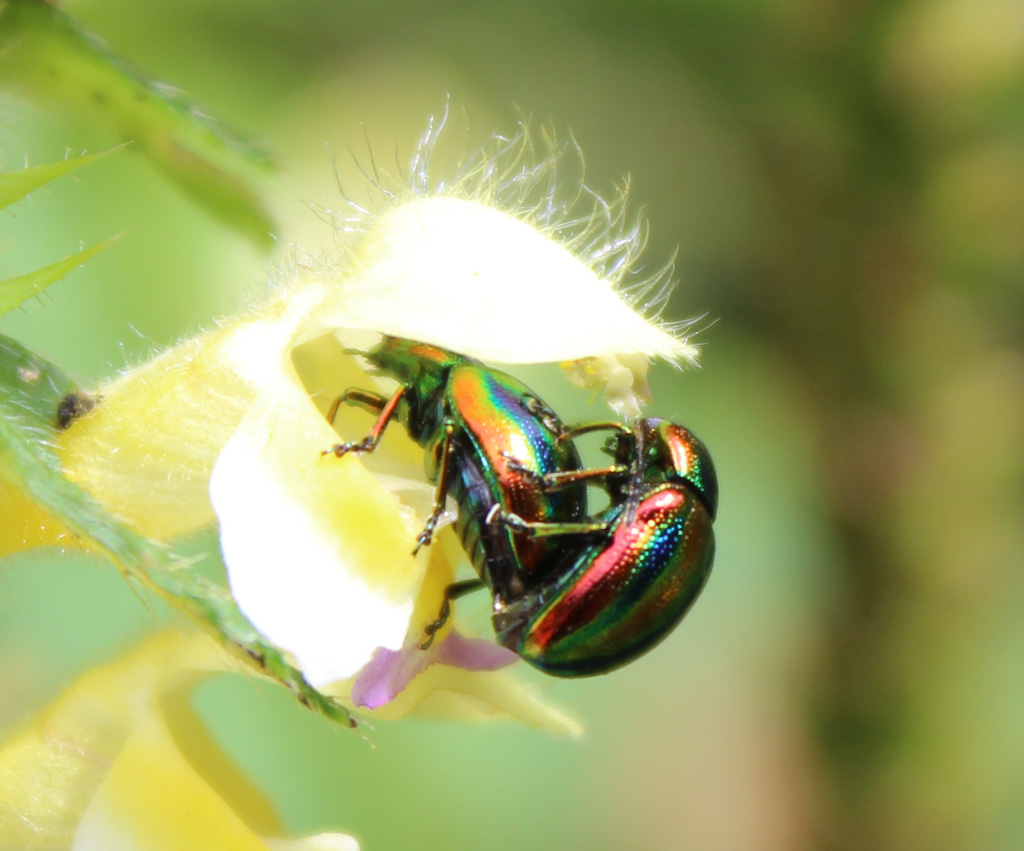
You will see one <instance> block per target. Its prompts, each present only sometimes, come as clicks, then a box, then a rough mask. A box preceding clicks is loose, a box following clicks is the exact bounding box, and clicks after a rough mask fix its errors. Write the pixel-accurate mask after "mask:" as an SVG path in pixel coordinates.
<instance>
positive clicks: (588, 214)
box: [318, 104, 695, 335]
mask: <svg viewBox="0 0 1024 851" xmlns="http://www.w3.org/2000/svg"><path fill="white" fill-rule="evenodd" d="M449 118H450V110H449V106H448V105H447V104H446V105H445V109H444V111H443V112H442V113H441V114H440V115H436V116H432V117H431V118H430V120H429V122H428V124H427V130H426V132H425V133H424V134H423V136H422V137H421V138H420V140H419V142H418V143H417V145H416V149H415V151H414V153H413V155H412V158H411V160H410V162H409V165H408V166H407V167H406V168H403V167H402V166H401V165H397V166H396V171H395V173H394V174H392V173H390V172H388V171H386V170H385V169H384V168H382V167H381V164H380V162H379V161H378V159H377V157H376V156H375V154H374V152H373V148H372V146H371V145H370V143H369V140H367V151H368V153H367V155H366V158H365V161H364V160H363V159H361V158H360V157H359V156H358V155H356V154H355V153H354V152H352V151H351V149H350V153H351V154H352V158H353V160H354V161H355V163H356V165H357V167H358V168H359V170H360V171H361V172H362V174H363V176H364V177H365V178H366V180H367V181H368V183H369V184H370V185H371V186H372V187H373V188H374V189H375V190H376V192H377V193H378V194H379V196H380V198H381V199H382V200H383V201H384V202H385V203H384V205H383V209H382V210H379V211H372V210H369V209H367V207H366V206H364V205H361V204H358V203H356V202H355V201H353V200H352V198H351V197H350V195H349V193H347V192H346V191H345V189H344V187H343V186H342V185H341V180H340V177H339V179H338V184H339V185H338V188H339V191H340V194H341V196H342V199H343V201H344V204H343V205H342V206H341V208H340V209H338V208H319V209H318V213H319V214H320V215H321V216H322V217H324V218H325V219H326V220H327V221H329V222H330V223H331V224H332V225H333V226H334V227H335V229H336V230H337V231H338V232H339V233H340V234H343V235H345V236H346V237H358V236H361V235H363V234H365V233H366V232H367V231H368V230H369V228H370V226H371V225H372V223H373V220H374V218H375V217H376V215H378V214H379V213H380V212H385V211H387V210H389V209H393V208H394V207H397V206H399V205H400V204H403V203H407V202H409V201H414V200H418V199H425V198H437V197H445V198H457V199H462V200H467V201H476V202H478V203H481V204H485V205H487V206H490V207H493V208H494V209H497V210H499V211H501V212H503V213H506V214H508V215H511V216H514V217H515V218H517V219H519V220H520V221H523V222H525V223H526V224H529V225H531V226H532V227H534V228H535V229H536V230H538V231H539V232H540V233H542V234H543V235H545V236H547V237H548V238H550V239H552V240H554V241H555V242H557V243H559V244H560V245H562V246H564V247H565V248H566V249H567V250H568V251H570V252H572V254H573V255H574V256H576V257H577V258H578V259H579V260H580V261H581V262H583V263H585V264H586V265H587V266H588V267H589V268H590V269H592V270H593V272H594V273H595V274H596V275H597V276H598V277H599V278H601V279H602V280H604V281H607V282H608V283H609V284H611V285H612V286H613V287H614V288H615V289H616V290H617V291H618V292H619V293H620V294H621V296H622V298H623V300H624V301H626V303H628V304H629V305H630V306H631V307H632V308H633V309H635V310H637V311H638V312H640V313H642V314H643V315H644V316H646V317H648V319H658V318H659V317H660V314H661V312H662V311H663V310H664V308H665V305H666V303H667V302H668V299H669V296H670V295H671V291H672V287H673V285H674V273H675V258H674V257H670V258H669V259H668V260H667V261H666V262H665V263H664V264H663V265H661V266H659V267H657V268H656V269H655V270H654V271H653V272H648V273H646V274H645V273H644V270H643V269H642V267H640V266H639V265H638V261H639V258H640V255H641V254H642V252H643V250H644V248H645V246H646V243H647V236H648V226H647V222H646V220H645V219H644V217H643V215H642V213H636V214H631V213H630V211H629V209H628V208H627V200H628V196H629V180H628V178H627V179H625V180H623V182H622V183H621V184H619V185H618V186H615V187H614V189H613V192H612V194H611V196H610V197H605V196H603V195H601V194H600V193H599V192H597V191H595V190H594V189H592V188H591V187H590V186H588V185H587V183H586V181H585V163H584V158H583V152H582V151H581V149H580V146H579V145H578V144H577V142H576V140H575V139H574V138H573V137H572V136H570V137H569V140H568V141H560V140H559V139H558V138H557V136H556V134H555V132H554V131H553V130H552V129H551V128H549V127H546V126H542V127H540V128H539V129H536V130H535V129H533V128H531V126H530V121H529V119H528V118H527V117H525V116H524V117H522V118H520V120H519V122H518V127H517V129H516V132H515V133H513V134H511V135H509V136H503V135H500V134H495V135H493V136H492V137H491V138H490V139H489V140H488V141H487V142H486V143H485V144H484V145H483V146H482V147H479V148H476V149H475V150H473V149H470V148H469V147H468V145H466V144H464V145H463V146H462V148H461V151H462V153H461V154H459V155H457V157H456V161H455V162H454V164H453V165H452V166H450V167H449V168H448V170H447V174H444V173H439V172H440V170H438V169H435V168H434V167H433V165H432V159H433V157H434V154H435V152H436V150H437V147H438V143H439V140H440V139H441V137H442V135H444V134H446V133H447V132H450V130H449ZM467 134H468V123H467ZM346 242H348V240H346ZM342 247H343V248H344V246H342ZM694 321H695V320H683V321H678V322H663V323H661V327H662V328H663V329H664V330H665V331H667V332H669V333H671V334H673V335H679V334H680V332H682V331H685V330H686V329H688V328H689V327H690V326H692V324H693V322H694Z"/></svg>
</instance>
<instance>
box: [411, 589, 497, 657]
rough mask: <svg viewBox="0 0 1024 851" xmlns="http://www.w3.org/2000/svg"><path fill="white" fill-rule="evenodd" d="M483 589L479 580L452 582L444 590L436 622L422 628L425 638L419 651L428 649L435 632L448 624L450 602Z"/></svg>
mask: <svg viewBox="0 0 1024 851" xmlns="http://www.w3.org/2000/svg"><path fill="white" fill-rule="evenodd" d="M483 587H484V583H483V581H482V580H480V579H464V580H462V581H461V582H453V583H452V584H451V585H449V586H448V587H447V588H445V589H444V600H442V601H441V610H440V611H439V612H438V613H437V620H433V621H431V622H430V623H428V624H427V625H426V626H425V627H423V632H424V633H425V634H426V636H427V638H426V640H425V641H424V642H423V643H422V644H421V645H420V650H426V649H427V648H428V647H430V645H431V644H433V643H434V636H436V635H437V631H438V630H439V629H441V627H443V626H444V625H445V624H446V623H447V622H448V618H449V617H451V614H452V600H457V599H458V598H459V597H461V596H463V595H464V594H469V593H471V592H473V591H477V590H479V589H480V588H483Z"/></svg>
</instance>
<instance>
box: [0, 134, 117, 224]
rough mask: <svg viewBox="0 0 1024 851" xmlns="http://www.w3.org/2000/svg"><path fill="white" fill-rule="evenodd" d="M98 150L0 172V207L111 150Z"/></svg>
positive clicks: (9, 204)
mask: <svg viewBox="0 0 1024 851" xmlns="http://www.w3.org/2000/svg"><path fill="white" fill-rule="evenodd" d="M116 150H117V148H111V149H110V150H107V151H98V152H96V153H94V154H80V155H79V156H77V157H67V158H66V159H63V160H58V161H57V162H53V163H44V164H43V165H36V166H30V167H29V168H21V169H18V170H16V171H5V172H0V209H3V208H4V207H9V206H11V204H13V203H14V202H15V201H20V200H21V199H22V198H24V197H25V196H26V195H28V193H29V192H31V191H32V190H33V189H38V188H39V187H40V186H42V185H43V184H44V183H49V182H50V181H51V180H55V179H57V178H58V177H60V176H61V175H64V174H67V173H68V172H69V171H72V170H74V169H76V168H79V167H80V166H83V165H88V164H89V163H91V162H95V161H96V160H98V159H100V158H101V157H105V156H106V155H107V154H109V153H110V152H111V151H116Z"/></svg>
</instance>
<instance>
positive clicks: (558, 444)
mask: <svg viewBox="0 0 1024 851" xmlns="http://www.w3.org/2000/svg"><path fill="white" fill-rule="evenodd" d="M365 357H366V359H367V360H368V361H369V362H370V363H371V364H373V365H374V366H375V367H377V368H378V369H379V370H380V371H381V372H382V373H384V374H386V375H388V376H390V377H392V378H394V379H396V380H397V381H398V382H400V384H399V388H398V390H397V391H396V392H395V393H394V394H393V395H392V396H391V397H390V398H385V397H383V396H380V395H379V394H376V393H372V392H369V391H366V390H361V389H356V388H352V389H349V390H347V391H346V392H345V393H344V394H343V395H342V396H340V397H339V398H338V399H337V400H336V401H335V402H334V405H333V406H332V407H331V411H330V412H329V414H328V418H329V419H331V420H333V419H334V416H335V414H336V412H337V410H338V407H339V406H340V405H342V404H355V405H359V406H361V407H364V408H368V409H370V410H371V411H375V412H377V413H378V414H379V416H378V418H377V421H376V423H375V424H374V425H373V427H372V428H371V430H370V433H369V435H368V436H367V437H366V438H365V439H364V440H362V441H359V442H355V443H339V444H337V445H335V446H333V447H331V449H328V450H326V452H325V453H324V454H328V453H334V454H335V455H337V456H341V455H344V454H346V453H348V452H371V451H373V449H374V448H375V447H376V446H377V442H378V441H379V440H380V437H381V435H382V434H383V432H384V429H385V428H386V427H387V425H388V423H389V422H390V421H391V419H392V418H393V417H396V418H397V419H398V420H399V422H401V423H402V424H403V425H404V426H405V427H406V429H407V431H408V432H409V435H410V436H411V437H412V438H413V440H415V441H416V442H417V443H419V444H420V445H421V446H423V447H424V448H425V449H426V450H427V454H426V471H427V477H428V479H429V480H430V481H432V482H435V483H436V485H437V492H436V498H435V501H434V507H433V512H432V514H431V516H430V518H429V519H428V520H427V523H426V526H425V528H424V529H423V532H422V533H421V534H420V536H419V539H418V543H417V546H416V549H417V550H418V549H419V548H420V547H422V546H423V545H424V544H428V543H430V540H431V537H432V536H433V533H434V529H435V527H436V526H437V522H438V520H439V519H440V517H441V515H442V513H443V512H444V506H445V500H446V497H447V496H451V497H453V498H454V499H455V500H456V502H457V504H458V506H459V516H458V518H457V520H456V521H455V530H456V532H457V533H458V534H459V535H460V537H461V539H462V545H463V547H464V549H465V551H466V554H467V555H468V556H469V559H470V561H471V562H472V563H473V565H474V566H475V567H476V569H477V572H478V573H479V574H480V578H481V580H483V582H484V583H486V585H487V586H488V587H489V588H491V589H492V591H494V592H495V593H497V594H500V595H501V597H502V599H517V598H518V597H520V596H521V595H522V594H523V593H525V591H526V590H527V589H528V588H531V587H533V586H534V585H535V584H536V583H537V581H538V579H539V577H540V576H542V575H544V574H545V572H546V566H547V565H549V564H550V563H551V562H552V561H553V559H554V557H555V556H556V555H557V551H558V549H559V547H558V543H557V541H555V540H553V539H541V538H537V537H535V536H532V535H524V534H520V533H519V532H517V531H515V530H513V529H512V528H511V527H509V526H507V525H504V524H500V523H498V524H496V523H487V522H486V517H487V515H488V513H489V512H490V511H491V510H492V509H493V507H494V506H495V504H498V505H499V506H500V510H501V511H503V512H508V513H511V514H513V515H515V516H519V517H522V518H524V520H526V521H527V522H538V523H547V524H553V525H556V526H561V525H562V524H572V523H579V522H580V521H582V520H583V519H584V518H585V515H586V484H585V483H583V482H582V481H581V482H576V483H573V482H568V483H567V485H568V486H567V487H565V488H559V490H558V491H557V492H555V491H550V490H549V489H548V488H547V486H546V484H545V480H544V476H545V475H548V474H550V473H555V472H559V471H578V470H579V469H580V458H579V454H578V453H577V451H576V447H575V445H573V443H572V441H561V440H559V436H560V435H561V434H562V432H563V431H564V429H565V427H564V425H563V424H562V423H561V422H560V421H559V419H558V417H557V416H555V414H554V412H553V411H551V410H550V409H549V408H548V407H547V406H546V405H544V403H543V402H542V401H541V400H540V399H538V398H537V396H536V395H534V394H533V393H532V392H531V391H530V389H529V388H528V387H526V385H524V384H523V383H522V382H520V381H518V380H517V379H515V378H513V377H512V376H510V375H506V374H505V373H503V372H499V371H498V370H493V369H488V368H486V367H484V366H483V365H482V364H480V363H478V362H477V361H474V360H471V359H470V358H466V357H463V356H462V355H458V354H455V353H454V352H449V351H446V350H444V349H440V348H438V347H436V346H431V345H427V344H425V343H416V342H412V341H409V340H400V339H397V338H394V337H385V338H384V340H383V341H382V342H381V343H380V345H378V346H376V347H375V348H374V349H372V350H371V351H370V352H368V353H366V355H365ZM513 459H514V460H513ZM478 587H480V582H477V581H475V580H474V581H470V582H464V583H456V584H455V585H454V586H452V587H450V588H449V589H448V593H447V596H446V599H445V603H446V606H447V603H448V600H450V599H453V598H454V597H457V596H459V594H460V593H465V592H466V591H470V590H473V589H475V588H478ZM445 615H446V612H442V617H441V619H440V623H438V624H437V625H435V626H433V629H428V634H431V635H432V634H433V632H435V631H436V630H437V629H438V628H439V627H440V625H441V623H443V618H444V616H445Z"/></svg>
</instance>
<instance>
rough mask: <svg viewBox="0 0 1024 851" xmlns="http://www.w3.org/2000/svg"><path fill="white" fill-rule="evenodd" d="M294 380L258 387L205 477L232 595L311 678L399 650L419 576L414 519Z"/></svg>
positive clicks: (330, 676)
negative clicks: (341, 449)
mask: <svg viewBox="0 0 1024 851" xmlns="http://www.w3.org/2000/svg"><path fill="white" fill-rule="evenodd" d="M336 438H337V435H336V434H335V433H334V432H333V431H332V430H331V429H330V427H329V426H328V425H327V423H326V421H325V420H324V419H323V417H322V416H321V415H320V414H319V412H318V411H317V410H316V408H315V407H313V405H312V403H311V402H310V400H309V397H308V396H305V395H303V393H302V390H301V387H300V386H299V384H298V381H297V380H291V381H289V380H288V379H286V378H282V381H281V382H279V383H278V385H277V386H275V387H269V388H266V389H264V390H263V391H261V393H260V394H258V396H257V398H256V399H255V400H254V401H253V404H252V405H251V406H250V409H249V411H248V412H247V413H246V415H245V417H244V418H243V421H242V424H241V425H240V426H239V428H238V429H237V431H236V432H235V434H234V435H233V436H232V438H231V440H230V441H229V442H228V444H227V446H226V447H225V448H224V451H223V452H222V453H221V455H220V457H219V458H218V460H217V464H216V466H215V467H214V471H213V475H212V477H211V481H210V497H211V500H212V502H213V506H214V510H215V511H216V513H217V516H218V519H219V521H220V529H221V549H222V552H223V554H224V561H225V564H226V565H227V568H228V576H229V580H230V583H231V590H232V593H233V594H234V596H235V599H236V600H237V602H238V604H239V606H240V607H241V609H242V611H243V612H244V613H245V615H246V617H248V618H249V619H250V621H251V622H252V623H253V625H254V626H255V627H256V628H257V629H258V630H260V632H261V633H263V634H264V635H265V636H266V637H267V638H269V639H270V640H271V641H273V642H274V643H275V644H277V645H279V646H281V647H283V648H284V649H285V650H288V651H289V652H290V653H292V654H293V655H294V656H295V658H296V659H297V660H298V662H299V665H300V666H301V667H302V669H303V671H304V673H305V674H306V676H307V678H308V679H309V681H310V682H311V683H312V684H313V685H314V686H318V687H319V686H323V685H326V684H328V683H331V682H334V681H335V680H338V679H343V678H345V677H349V676H352V675H353V674H355V673H356V672H357V671H358V670H359V669H360V668H361V667H362V666H363V665H364V664H366V662H368V661H369V659H370V657H371V655H372V654H373V651H374V650H375V649H376V648H377V647H388V648H392V649H396V648H399V647H401V646H402V643H403V640H404V638H405V636H406V632H407V631H408V628H409V620H410V617H411V615H412V612H413V609H414V606H415V602H416V598H417V595H418V593H419V590H420V586H421V584H422V580H423V572H424V561H423V560H417V559H414V558H413V556H412V554H411V551H412V546H413V543H414V541H415V536H416V532H418V531H419V530H418V528H417V523H418V521H417V520H416V519H415V518H414V517H412V516H411V515H410V513H409V512H406V511H403V510H402V508H401V506H400V505H399V504H398V503H397V501H396V500H395V499H394V497H393V496H391V495H390V494H389V493H388V492H387V491H386V490H385V489H384V488H383V487H382V486H381V485H380V483H379V482H378V481H377V480H376V479H375V478H374V477H373V476H372V475H370V474H369V473H368V472H367V471H366V469H365V468H364V467H363V465H362V463H361V462H360V461H359V460H358V459H357V458H355V457H345V458H342V459H337V458H334V457H333V456H327V457H321V455H320V452H321V450H323V449H325V448H327V447H328V446H330V445H331V444H332V443H334V442H335V440H336Z"/></svg>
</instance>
